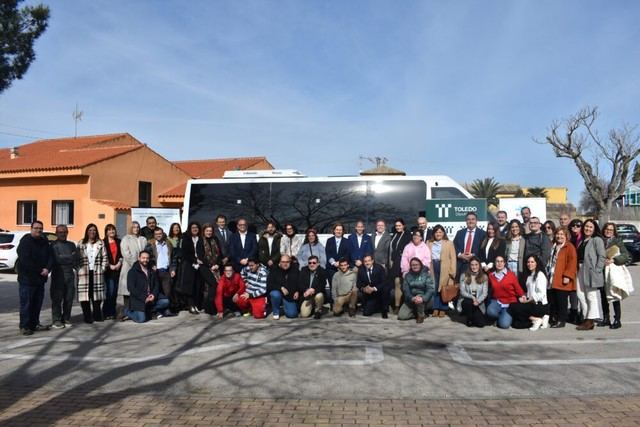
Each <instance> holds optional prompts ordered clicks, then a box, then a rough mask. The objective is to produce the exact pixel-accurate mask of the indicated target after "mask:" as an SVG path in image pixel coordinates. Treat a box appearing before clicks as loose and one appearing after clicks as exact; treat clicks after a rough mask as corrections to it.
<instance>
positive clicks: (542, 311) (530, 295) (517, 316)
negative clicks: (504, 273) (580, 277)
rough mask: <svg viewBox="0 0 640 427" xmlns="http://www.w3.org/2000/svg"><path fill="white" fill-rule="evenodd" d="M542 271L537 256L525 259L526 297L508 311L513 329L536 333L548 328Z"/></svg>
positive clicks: (547, 308)
mask: <svg viewBox="0 0 640 427" xmlns="http://www.w3.org/2000/svg"><path fill="white" fill-rule="evenodd" d="M544 269H545V267H544V266H543V265H542V262H541V261H540V258H538V256H537V255H529V256H528V257H527V272H526V277H527V279H526V280H527V282H526V283H527V296H526V297H525V298H524V299H523V300H522V301H521V302H522V303H521V304H517V305H515V306H513V307H512V308H511V309H510V310H511V315H512V316H513V327H514V328H517V329H524V328H529V330H531V331H537V330H538V329H540V328H542V329H546V328H548V327H549V303H548V300H547V284H548V281H547V275H546V274H545V272H544Z"/></svg>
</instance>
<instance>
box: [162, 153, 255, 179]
mask: <svg viewBox="0 0 640 427" xmlns="http://www.w3.org/2000/svg"><path fill="white" fill-rule="evenodd" d="M264 161H267V158H266V157H237V158H228V159H208V160H178V161H174V162H173V164H175V165H176V166H178V167H179V168H180V169H182V170H184V171H185V172H187V173H188V174H189V175H191V177H192V178H203V179H207V178H208V179H216V178H222V175H224V173H225V172H226V171H230V170H244V169H248V168H250V167H251V166H254V165H255V164H257V163H260V162H264ZM267 163H268V162H267Z"/></svg>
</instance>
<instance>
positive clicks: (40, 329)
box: [33, 323, 51, 332]
mask: <svg viewBox="0 0 640 427" xmlns="http://www.w3.org/2000/svg"><path fill="white" fill-rule="evenodd" d="M49 329H51V326H50V325H46V326H45V325H42V324H40V323H38V324H37V325H36V328H35V329H34V330H33V331H34V332H40V331H48V330H49Z"/></svg>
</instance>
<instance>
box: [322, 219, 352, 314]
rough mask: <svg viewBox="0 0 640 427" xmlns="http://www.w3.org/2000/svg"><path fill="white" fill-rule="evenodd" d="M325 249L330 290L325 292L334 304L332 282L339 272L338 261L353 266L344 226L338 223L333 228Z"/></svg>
mask: <svg viewBox="0 0 640 427" xmlns="http://www.w3.org/2000/svg"><path fill="white" fill-rule="evenodd" d="M324 249H325V254H326V255H327V265H326V273H327V279H329V288H328V289H326V290H325V299H326V300H327V301H329V302H333V301H332V298H331V281H332V280H333V275H334V274H336V272H337V271H338V261H340V260H341V259H345V260H347V262H349V265H351V244H350V243H349V240H348V239H347V238H346V237H344V226H343V225H342V224H340V223H336V224H335V225H334V226H333V236H331V237H329V238H328V239H327V244H326V245H325V248H324Z"/></svg>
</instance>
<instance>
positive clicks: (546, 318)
mask: <svg viewBox="0 0 640 427" xmlns="http://www.w3.org/2000/svg"><path fill="white" fill-rule="evenodd" d="M548 327H549V315H548V314H545V315H544V316H542V325H541V326H540V329H547V328H548Z"/></svg>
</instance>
